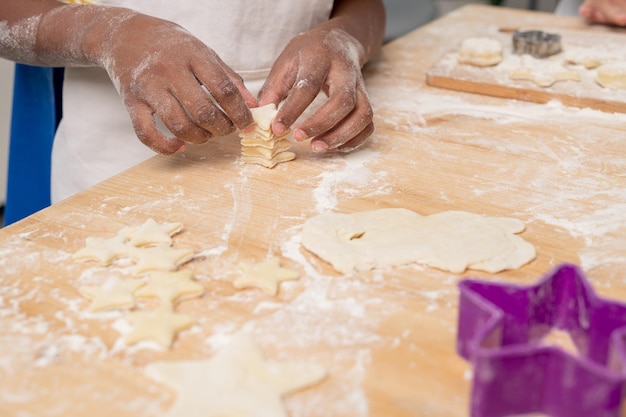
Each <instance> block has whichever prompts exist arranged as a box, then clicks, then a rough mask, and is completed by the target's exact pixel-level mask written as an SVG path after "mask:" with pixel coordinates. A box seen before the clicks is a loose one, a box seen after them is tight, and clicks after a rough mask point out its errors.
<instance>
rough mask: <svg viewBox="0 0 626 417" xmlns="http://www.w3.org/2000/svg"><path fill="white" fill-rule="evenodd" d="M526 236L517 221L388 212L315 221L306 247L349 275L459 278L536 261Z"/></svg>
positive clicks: (308, 227) (308, 226)
mask: <svg viewBox="0 0 626 417" xmlns="http://www.w3.org/2000/svg"><path fill="white" fill-rule="evenodd" d="M523 230H524V223H523V222H521V221H520V220H517V219H510V218H504V217H486V216H480V215H477V214H472V213H467V212H463V211H446V212H442V213H437V214H433V215H430V216H421V215H419V214H417V213H415V212H413V211H411V210H407V209H403V208H388V209H381V210H374V211H364V212H358V213H353V214H339V213H325V214H320V215H318V216H315V217H312V218H310V219H308V220H307V221H306V222H305V223H304V227H303V231H302V244H303V245H304V247H305V248H307V249H308V250H310V251H311V252H313V253H315V254H316V255H318V256H319V257H320V258H322V259H323V260H325V261H327V262H329V263H330V264H332V266H333V267H334V268H335V269H336V270H337V271H339V272H343V273H349V272H351V271H353V270H355V269H356V270H369V269H372V268H376V267H385V266H396V265H404V264H409V263H413V262H417V263H421V264H426V265H430V266H433V267H435V268H439V269H443V270H446V271H450V272H454V273H461V272H463V271H465V270H466V269H467V268H470V269H478V270H483V271H487V272H493V273H495V272H500V271H502V270H505V269H515V268H519V267H521V266H522V265H524V264H526V263H528V262H530V261H531V260H532V259H534V258H535V256H536V253H535V248H534V247H533V246H532V245H531V244H530V243H528V242H526V241H525V240H524V239H522V238H521V237H519V236H516V235H515V233H519V232H521V231H523Z"/></svg>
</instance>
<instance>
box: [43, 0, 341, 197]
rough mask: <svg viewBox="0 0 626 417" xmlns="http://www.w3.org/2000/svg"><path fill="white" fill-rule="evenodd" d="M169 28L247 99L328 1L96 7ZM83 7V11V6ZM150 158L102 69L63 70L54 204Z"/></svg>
mask: <svg viewBox="0 0 626 417" xmlns="http://www.w3.org/2000/svg"><path fill="white" fill-rule="evenodd" d="M92 3H97V4H99V5H108V6H123V7H127V8H131V9H134V10H137V11H139V12H141V13H145V14H149V15H152V16H156V17H159V18H162V19H167V20H170V21H173V22H175V23H177V24H179V25H180V26H182V27H183V28H185V29H186V30H188V31H189V32H191V33H192V34H193V35H194V36H196V37H197V38H199V39H200V40H202V41H203V42H204V43H206V44H207V45H208V46H209V47H210V48H212V49H213V50H215V51H216V52H217V54H218V55H219V56H220V58H221V59H222V60H223V61H224V62H225V63H226V64H227V65H228V66H230V67H231V68H232V69H233V70H235V71H236V72H237V73H239V75H241V76H242V77H243V79H244V81H245V83H246V86H247V87H248V88H249V89H250V91H251V92H252V93H253V94H256V92H257V91H258V89H259V88H260V87H261V85H262V83H263V80H264V78H265V77H266V76H267V74H268V73H269V70H270V68H271V67H272V64H273V63H274V60H275V59H276V58H277V57H278V55H279V53H280V52H281V51H282V50H283V48H284V47H285V46H286V45H287V42H289V40H291V38H293V37H294V36H295V35H297V34H298V33H300V32H303V31H305V30H308V29H310V28H312V27H313V26H315V25H317V24H318V23H320V22H323V21H325V20H327V19H328V18H329V16H330V12H331V10H332V5H333V1H332V0H204V1H203V0H196V1H194V0H176V1H172V0H97V1H92ZM85 7H88V6H85ZM153 155H154V152H153V151H151V150H150V149H149V148H147V147H146V146H145V145H144V144H143V143H141V142H140V141H139V139H137V137H136V135H135V132H134V130H133V128H132V125H131V122H130V117H129V115H128V113H127V111H126V108H125V107H124V105H123V103H122V101H121V99H120V97H119V95H118V93H117V91H116V90H115V88H114V87H113V84H112V83H111V81H110V79H109V77H108V75H107V73H106V72H105V71H104V70H103V69H101V68H67V69H66V71H65V80H64V84H63V120H61V123H60V125H59V128H58V130H57V133H56V136H55V140H54V146H53V151H52V179H51V192H52V201H53V202H57V201H59V200H62V199H64V198H66V197H69V196H71V195H73V194H75V193H77V192H79V191H81V190H83V189H85V188H87V187H90V186H92V185H94V184H96V183H98V182H100V181H102V180H104V179H106V178H109V177H111V176H113V175H115V174H117V173H119V172H121V171H123V170H125V169H127V168H130V167H132V166H134V165H136V164H137V163H139V162H142V161H144V160H145V159H147V158H149V157H151V156H153Z"/></svg>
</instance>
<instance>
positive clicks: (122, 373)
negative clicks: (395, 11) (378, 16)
mask: <svg viewBox="0 0 626 417" xmlns="http://www.w3.org/2000/svg"><path fill="white" fill-rule="evenodd" d="M524 26H532V27H545V29H546V30H555V31H558V30H559V29H580V30H589V31H594V32H597V31H602V30H607V29H606V28H602V27H587V26H586V25H585V23H584V22H583V21H581V20H579V19H576V18H566V17H557V16H554V15H551V14H543V13H536V12H530V11H521V10H512V9H505V8H496V7H488V6H467V7H464V8H462V9H459V10H457V11H454V12H452V13H450V14H448V15H446V16H444V17H443V18H441V19H438V20H436V21H434V22H433V23H431V24H428V25H426V26H423V27H422V28H420V29H418V30H417V31H415V32H412V33H410V34H408V35H407V36H405V37H403V38H400V39H398V40H396V41H394V42H392V43H390V44H388V45H386V46H385V47H384V49H383V51H382V52H381V54H380V56H379V57H377V58H376V59H375V60H374V61H373V62H372V63H371V64H369V65H368V66H367V67H366V69H365V74H366V81H367V85H368V89H369V90H368V91H369V94H370V97H371V100H372V103H373V107H374V110H375V112H376V116H375V123H376V131H375V133H374V135H373V137H372V138H371V140H370V141H369V142H368V144H367V146H365V147H364V148H363V149H361V150H359V151H357V152H354V153H352V154H349V155H335V156H327V157H324V156H318V155H314V154H312V153H310V152H309V151H308V149H307V146H306V145H303V144H299V145H297V146H295V151H296V153H297V159H296V160H294V161H292V162H288V163H285V164H281V165H279V166H277V167H276V168H274V169H272V170H268V169H265V168H263V167H260V166H255V165H254V166H253V165H241V164H240V163H239V162H238V155H239V152H240V149H239V144H238V141H237V139H236V138H233V137H230V138H224V139H219V140H214V141H211V142H210V143H209V144H207V145H206V146H202V147H198V148H195V149H192V150H191V151H189V152H188V153H187V154H185V155H179V156H174V157H155V158H153V159H151V160H149V161H147V162H145V163H143V164H141V165H139V166H136V167H134V168H132V169H130V170H129V171H127V172H124V173H122V174H121V175H119V176H117V177H114V178H112V179H110V180H108V181H106V182H104V183H101V184H99V185H97V186H95V187H93V188H91V189H89V190H87V191H85V192H83V193H80V194H79V195H76V196H74V197H72V198H70V199H68V200H66V201H63V202H61V203H59V204H56V205H54V206H52V207H49V208H47V209H45V210H43V211H41V212H39V213H36V214H34V215H32V216H30V217H29V218H27V219H25V220H23V221H20V222H18V223H16V224H14V225H11V226H9V227H6V228H4V229H1V230H0V415H2V416H18V415H19V416H27V415H33V416H87V415H89V416H112V415H115V416H118V417H125V416H133V417H137V416H142V417H143V416H159V415H163V414H164V413H165V410H167V409H168V407H170V406H171V405H172V403H173V401H175V393H174V392H173V391H172V390H171V389H170V388H168V387H166V386H163V385H160V384H158V383H156V382H154V381H153V380H151V379H150V378H148V377H147V376H146V375H145V373H144V367H145V366H146V365H147V364H149V363H152V362H154V361H157V360H181V359H206V358H210V357H211V356H212V355H214V354H215V352H216V351H217V350H218V349H219V348H220V347H221V346H223V345H224V341H225V340H227V339H228V337H229V336H230V335H233V334H235V333H237V332H240V331H244V332H247V333H248V334H250V335H252V337H253V338H254V340H255V342H256V343H257V344H258V346H259V347H260V349H261V350H262V352H263V354H264V355H265V356H266V357H267V358H269V359H273V360H303V361H307V362H315V363H319V364H321V365H323V366H325V367H326V368H327V369H328V372H329V376H328V378H327V379H326V380H325V381H324V382H322V383H321V384H319V385H316V386H314V387H312V388H309V389H307V390H304V391H301V392H297V393H294V394H290V395H288V396H286V397H285V405H286V407H287V410H288V413H289V415H290V416H292V417H304V416H307V417H308V416H311V417H312V416H351V417H361V416H381V417H382V416H384V417H392V416H393V417H400V416H402V417H404V416H407V417H408V416H429V417H444V416H445V417H461V416H466V415H468V404H469V397H470V391H469V388H470V382H471V367H470V366H469V365H468V364H467V363H466V362H465V361H464V360H463V359H461V358H460V357H459V356H458V355H457V354H456V351H455V335H456V314H457V310H456V306H457V301H458V291H457V286H456V283H457V282H458V281H459V280H460V279H461V278H463V277H466V276H472V277H481V278H484V279H487V280H493V281H499V282H516V283H526V284H530V283H533V282H535V281H536V280H537V279H538V278H539V277H540V276H541V275H542V274H544V273H545V272H547V271H548V270H549V269H551V268H552V267H554V266H555V265H558V264H560V263H563V262H571V263H576V264H578V265H580V266H581V267H582V268H583V269H584V271H585V272H586V274H587V276H588V278H589V279H590V280H591V282H592V284H593V286H594V287H595V289H596V290H597V292H599V293H600V294H602V295H605V296H610V297H613V298H617V299H621V300H626V116H625V115H623V114H610V113H603V112H600V111H597V110H590V109H576V108H569V107H565V106H563V105H562V104H560V103H558V102H549V103H547V104H535V103H527V102H522V101H515V100H507V99H501V98H494V97H487V96H482V95H479V94H469V93H460V92H454V91H450V90H444V89H438V88H434V87H429V86H427V85H425V73H426V71H427V70H428V68H430V67H431V66H432V65H434V64H435V63H436V62H437V60H438V59H439V58H440V57H441V56H443V55H444V54H445V53H446V52H447V51H449V50H450V49H451V48H453V47H455V46H456V45H458V44H459V43H460V42H461V41H462V40H463V39H465V38H467V37H469V36H475V35H484V34H488V33H490V31H494V30H498V29H499V28H502V27H507V28H511V27H513V28H514V27H524ZM625 36H626V35H625ZM383 207H403V208H408V209H411V210H414V211H416V212H418V213H420V214H423V215H428V214H433V213H438V212H442V211H446V210H464V211H469V212H473V213H477V214H484V215H493V216H503V217H513V218H517V219H520V220H522V221H524V222H525V223H526V225H527V228H526V230H525V231H524V232H523V233H522V234H521V236H522V237H523V238H524V239H526V240H527V241H529V242H531V243H532V244H533V245H535V247H536V249H537V258H536V259H535V260H534V261H532V262H531V263H530V264H528V265H526V266H524V267H522V268H521V269H519V270H514V271H507V272H503V273H499V274H495V275H494V274H487V273H480V272H475V271H467V272H466V273H464V274H461V275H455V274H450V273H446V272H443V271H440V270H437V269H433V268H428V267H426V266H420V265H409V266H403V267H397V268H386V269H378V270H374V271H369V272H360V273H354V274H352V275H341V274H339V273H337V272H335V271H334V270H333V269H332V268H331V267H330V266H329V265H327V264H326V263H324V262H323V261H321V260H320V259H318V258H316V257H315V256H314V255H312V254H311V253H309V252H307V251H306V250H305V249H303V248H302V247H301V246H300V243H299V236H300V235H299V233H300V231H301V226H302V224H303V222H304V221H305V220H306V219H308V218H310V217H312V216H314V215H316V214H318V213H322V212H327V211H335V212H354V211H360V210H369V209H376V208H383ZM148 218H153V219H154V220H156V221H157V222H181V223H182V224H183V225H184V227H185V229H184V231H183V232H182V233H180V234H179V235H177V236H176V237H175V240H174V242H175V243H174V244H175V246H177V247H187V248H192V249H193V250H194V251H195V252H196V253H197V256H196V258H195V259H194V260H192V261H191V262H190V263H188V264H186V265H185V266H184V267H183V268H185V269H190V270H192V271H193V272H194V273H195V275H196V278H197V279H198V281H199V282H200V283H201V284H202V285H203V286H204V287H205V290H206V294H205V295H204V296H203V297H201V298H197V299H193V300H188V301H185V302H183V303H181V304H179V305H178V306H177V311H179V312H183V313H186V314H189V315H192V316H193V317H194V318H195V319H196V320H197V324H196V325H195V326H194V327H193V328H192V329H190V330H187V331H183V332H182V333H180V334H179V335H178V338H177V339H176V341H175V343H174V344H173V346H172V348H171V349H169V350H164V349H156V348H154V347H153V345H151V344H146V343H140V344H138V345H135V346H125V345H124V343H123V342H122V339H121V336H120V332H123V330H124V327H125V326H127V325H126V324H125V322H124V317H125V316H124V312H123V311H122V312H120V311H117V312H108V313H89V312H88V311H87V306H88V300H86V299H85V298H84V297H82V296H81V295H80V293H79V291H78V288H79V287H80V286H81V285H85V284H87V283H93V282H98V280H101V279H103V277H105V276H106V275H107V274H111V273H114V272H120V273H123V271H125V270H126V269H128V265H125V264H123V263H122V264H114V265H113V266H112V267H109V268H104V267H100V266H98V265H97V264H95V263H91V262H76V261H74V260H73V259H72V254H73V253H74V252H76V251H77V250H78V249H80V248H81V247H83V246H84V244H85V239H86V238H87V237H111V236H113V235H115V234H116V233H117V232H118V231H119V230H120V229H122V228H123V227H127V226H138V225H140V224H141V223H143V222H144V221H145V220H146V219H148ZM272 256H278V257H280V259H281V262H282V265H283V266H286V267H289V268H292V269H296V270H297V271H299V272H300V274H301V278H300V279H299V280H297V281H290V282H286V283H284V284H283V285H282V286H281V288H280V292H279V293H278V295H277V296H270V295H267V294H265V293H264V292H262V291H260V290H256V289H245V290H238V289H235V288H234V287H233V284H232V282H233V280H234V279H235V278H236V277H238V276H239V267H238V265H239V263H240V262H260V261H263V260H266V259H268V258H270V257H272ZM242 401H245V398H242Z"/></svg>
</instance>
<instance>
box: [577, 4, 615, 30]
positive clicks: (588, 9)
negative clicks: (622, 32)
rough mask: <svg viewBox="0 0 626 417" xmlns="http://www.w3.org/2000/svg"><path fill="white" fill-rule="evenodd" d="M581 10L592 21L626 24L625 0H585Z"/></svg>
mask: <svg viewBox="0 0 626 417" xmlns="http://www.w3.org/2000/svg"><path fill="white" fill-rule="evenodd" d="M579 12H580V14H581V15H582V16H583V17H584V18H586V19H587V20H589V21H590V22H594V23H604V24H612V25H619V26H626V1H625V0H585V1H584V3H583V4H582V5H581V6H580V8H579Z"/></svg>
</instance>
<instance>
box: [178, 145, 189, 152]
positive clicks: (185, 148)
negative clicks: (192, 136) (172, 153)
mask: <svg viewBox="0 0 626 417" xmlns="http://www.w3.org/2000/svg"><path fill="white" fill-rule="evenodd" d="M186 150H187V144H186V143H183V144H182V145H181V146H180V148H178V149H177V150H176V153H180V152H185V151H186Z"/></svg>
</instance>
